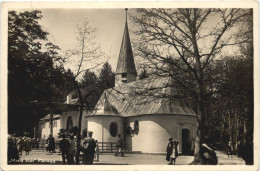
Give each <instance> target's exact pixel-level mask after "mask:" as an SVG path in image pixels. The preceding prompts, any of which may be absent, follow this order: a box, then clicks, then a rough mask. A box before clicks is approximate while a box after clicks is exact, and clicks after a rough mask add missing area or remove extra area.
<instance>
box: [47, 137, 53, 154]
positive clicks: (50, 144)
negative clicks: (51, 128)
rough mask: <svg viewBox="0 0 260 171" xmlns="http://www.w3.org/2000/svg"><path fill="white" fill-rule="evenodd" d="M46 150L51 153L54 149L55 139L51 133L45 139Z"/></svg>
mask: <svg viewBox="0 0 260 171" xmlns="http://www.w3.org/2000/svg"><path fill="white" fill-rule="evenodd" d="M47 144H48V151H49V152H50V153H51V154H52V153H53V152H54V151H55V139H54V137H53V136H52V134H50V135H49V137H48V139H47Z"/></svg>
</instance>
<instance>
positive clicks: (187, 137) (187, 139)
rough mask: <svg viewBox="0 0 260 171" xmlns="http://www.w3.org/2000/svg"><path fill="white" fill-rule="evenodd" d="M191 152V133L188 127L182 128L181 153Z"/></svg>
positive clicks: (187, 153)
mask: <svg viewBox="0 0 260 171" xmlns="http://www.w3.org/2000/svg"><path fill="white" fill-rule="evenodd" d="M190 152H191V133H190V130H189V129H185V128H184V129H182V154H183V155H189V154H190Z"/></svg>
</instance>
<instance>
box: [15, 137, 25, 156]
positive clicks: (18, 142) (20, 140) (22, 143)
mask: <svg viewBox="0 0 260 171" xmlns="http://www.w3.org/2000/svg"><path fill="white" fill-rule="evenodd" d="M17 146H18V151H19V154H20V155H22V154H23V149H24V138H22V137H19V140H18V141H17Z"/></svg>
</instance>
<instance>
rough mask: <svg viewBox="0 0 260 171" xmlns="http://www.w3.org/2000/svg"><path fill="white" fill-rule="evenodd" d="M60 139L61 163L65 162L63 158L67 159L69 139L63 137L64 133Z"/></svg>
mask: <svg viewBox="0 0 260 171" xmlns="http://www.w3.org/2000/svg"><path fill="white" fill-rule="evenodd" d="M61 137H62V140H60V144H59V147H60V151H61V156H62V162H63V164H65V159H66V158H67V160H68V154H69V146H70V143H69V140H68V139H66V138H65V134H62V135H61Z"/></svg>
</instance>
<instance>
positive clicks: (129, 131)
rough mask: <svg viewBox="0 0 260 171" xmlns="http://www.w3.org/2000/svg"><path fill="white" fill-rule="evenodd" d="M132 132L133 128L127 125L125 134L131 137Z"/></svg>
mask: <svg viewBox="0 0 260 171" xmlns="http://www.w3.org/2000/svg"><path fill="white" fill-rule="evenodd" d="M134 133H135V131H134V130H133V128H132V127H131V126H128V127H127V128H126V135H129V136H131V137H133V136H134Z"/></svg>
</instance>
